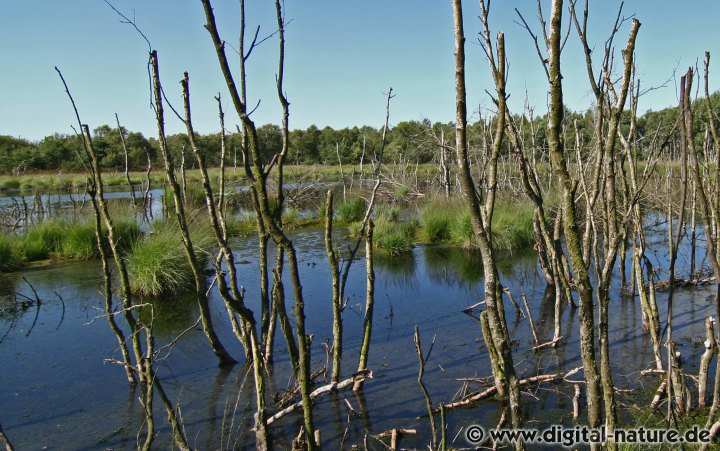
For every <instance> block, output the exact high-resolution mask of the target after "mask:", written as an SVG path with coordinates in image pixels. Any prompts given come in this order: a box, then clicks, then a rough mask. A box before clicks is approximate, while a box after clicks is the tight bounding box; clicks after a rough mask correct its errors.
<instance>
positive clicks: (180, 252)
mask: <svg viewBox="0 0 720 451" xmlns="http://www.w3.org/2000/svg"><path fill="white" fill-rule="evenodd" d="M189 226H190V230H191V231H190V235H191V240H192V242H193V246H194V248H195V252H196V255H197V256H198V259H199V260H200V262H199V263H200V264H201V266H204V265H205V263H206V262H207V256H208V252H209V250H210V247H211V246H212V244H213V243H214V240H213V236H212V231H211V230H210V229H209V227H208V226H204V225H202V224H201V221H200V220H192V221H191V222H190V224H189ZM127 262H128V273H129V276H130V284H131V288H132V290H133V292H134V293H135V294H136V295H139V296H144V297H158V296H161V295H164V294H177V293H181V292H183V291H187V290H189V289H191V288H192V287H193V286H194V284H195V279H194V276H193V272H192V267H191V266H190V263H189V262H188V258H187V254H186V253H185V248H184V246H183V243H182V237H181V235H180V230H179V227H178V225H177V223H176V222H175V221H174V220H166V221H159V222H158V223H156V224H155V226H154V227H153V231H152V233H151V234H150V235H149V236H147V237H146V238H145V239H144V240H140V241H137V242H136V243H135V245H134V246H132V248H131V250H130V253H129V254H128V257H127Z"/></svg>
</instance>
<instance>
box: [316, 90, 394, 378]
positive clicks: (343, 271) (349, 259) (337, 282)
mask: <svg viewBox="0 0 720 451" xmlns="http://www.w3.org/2000/svg"><path fill="white" fill-rule="evenodd" d="M392 92H393V89H392V87H391V88H390V89H389V90H388V92H387V97H386V102H385V125H384V127H383V133H382V137H381V140H380V152H379V153H376V154H375V155H374V158H373V159H372V166H373V175H374V177H375V184H374V186H373V189H372V191H371V194H370V199H369V200H368V203H367V206H366V208H365V214H364V215H363V219H362V221H361V222H360V228H359V231H358V235H357V239H356V240H355V243H354V244H353V245H352V246H349V247H348V255H347V256H346V257H344V258H342V259H341V257H340V255H339V253H338V252H337V251H336V250H335V249H333V243H332V227H333V195H332V191H328V193H327V200H326V202H325V252H326V254H327V257H328V262H329V264H330V273H331V276H332V308H333V344H332V375H331V380H332V382H334V383H337V382H338V381H339V380H340V364H341V361H342V330H343V327H342V324H343V321H342V313H343V309H344V307H343V299H344V298H345V286H346V284H347V280H348V276H349V275H350V267H351V266H352V263H353V261H355V256H356V255H357V253H358V250H359V249H360V245H361V244H362V240H363V239H364V238H367V237H366V236H365V233H366V230H367V228H368V226H369V224H370V222H371V219H370V217H371V215H372V213H373V209H374V208H375V200H376V199H377V194H378V191H379V189H380V184H381V183H382V177H381V172H380V168H381V167H382V155H383V153H384V149H385V145H386V143H387V134H388V131H389V129H390V100H392V98H393V97H394V96H393V93H392ZM377 158H380V160H376V159H377ZM366 248H367V247H366ZM370 252H371V253H372V247H370ZM366 258H369V259H370V261H372V255H371V254H370V255H368V254H367V253H366ZM368 271H369V268H368ZM368 277H370V275H369V273H368ZM368 296H370V294H369V293H368ZM368 312H369V320H370V321H371V322H372V308H370V309H369V310H368V309H366V321H367V313H368ZM371 329H372V325H371V326H370V330H371ZM366 330H367V333H370V330H368V329H366ZM366 338H367V348H365V347H364V346H363V350H361V351H360V356H361V357H360V360H361V361H360V365H359V367H358V371H362V370H364V369H366V368H365V365H366V364H367V353H368V352H369V346H370V343H369V340H370V337H369V336H367V337H366ZM363 344H365V338H364V339H363ZM363 355H365V364H363V362H362V361H363V357H362V356H363ZM361 385H362V384H360V386H361Z"/></svg>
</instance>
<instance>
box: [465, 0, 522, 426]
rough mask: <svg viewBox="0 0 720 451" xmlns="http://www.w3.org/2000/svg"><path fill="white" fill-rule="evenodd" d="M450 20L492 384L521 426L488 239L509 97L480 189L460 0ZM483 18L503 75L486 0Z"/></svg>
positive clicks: (487, 44) (491, 56)
mask: <svg viewBox="0 0 720 451" xmlns="http://www.w3.org/2000/svg"><path fill="white" fill-rule="evenodd" d="M452 7H453V23H454V35H455V99H456V114H455V116H456V117H455V145H456V155H457V163H458V176H459V178H460V182H461V187H462V193H463V197H464V198H465V201H466V202H467V204H468V207H469V210H470V217H471V221H472V226H473V231H474V233H475V236H476V238H477V242H478V247H479V249H480V253H481V256H482V262H483V275H484V280H485V306H486V309H485V311H483V312H482V313H481V320H482V328H483V336H484V337H485V345H486V347H487V348H488V354H489V356H490V360H491V364H492V365H491V366H492V369H493V376H494V379H495V386H496V387H497V390H498V393H499V394H500V396H508V398H509V403H510V412H511V420H512V425H513V427H515V428H519V427H520V425H521V417H520V389H519V386H518V380H517V376H516V374H515V367H514V364H513V357H512V350H511V348H510V337H509V335H508V330H507V324H506V322H505V308H504V306H503V303H502V284H501V282H500V279H499V273H498V269H497V264H496V259H495V250H494V248H493V241H492V218H493V212H494V208H495V194H496V188H497V162H498V156H499V154H500V149H501V146H502V145H503V139H504V136H505V118H506V108H507V103H506V101H507V97H506V93H505V91H504V86H503V85H502V84H501V85H499V86H498V87H499V88H500V89H498V93H497V99H495V102H496V105H497V108H498V113H497V125H496V129H495V136H494V138H493V142H492V146H491V148H490V149H489V152H488V154H487V160H486V162H485V165H484V166H485V174H484V182H485V183H484V189H483V187H482V186H480V185H478V184H476V183H475V180H474V179H473V177H472V174H471V168H470V161H469V159H468V139H467V131H466V128H467V100H466V88H465V34H464V31H463V15H462V2H461V0H453V2H452ZM480 7H481V10H482V21H483V27H484V28H483V30H484V32H483V35H484V49H485V55H486V56H487V58H488V60H489V61H490V67H491V70H492V72H493V77H494V78H495V79H496V80H500V79H502V80H504V79H505V69H506V62H505V41H504V40H505V38H504V35H503V33H498V36H497V53H496V51H495V50H494V46H493V44H492V40H491V37H490V32H489V28H488V27H487V15H488V12H487V8H486V5H485V1H484V0H481V1H480Z"/></svg>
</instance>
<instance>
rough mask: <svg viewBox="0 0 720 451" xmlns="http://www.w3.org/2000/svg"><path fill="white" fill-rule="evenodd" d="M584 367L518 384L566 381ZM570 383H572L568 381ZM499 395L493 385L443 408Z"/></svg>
mask: <svg viewBox="0 0 720 451" xmlns="http://www.w3.org/2000/svg"><path fill="white" fill-rule="evenodd" d="M581 369H582V367H577V368H573V369H572V370H570V371H568V372H567V373H565V374H563V373H553V374H540V375H537V376H532V377H528V378H526V379H521V380H520V381H519V382H518V384H519V385H520V386H521V387H523V386H525V385H531V384H539V383H541V382H555V381H559V380H566V379H567V378H568V377H570V376H572V375H573V374H575V373H577V372H578V371H580V370H581ZM568 382H570V381H568ZM496 393H497V387H496V386H495V385H493V386H492V387H490V388H488V389H486V390H484V391H481V392H474V393H470V394H469V395H467V396H466V397H464V398H463V399H461V400H459V401H454V402H451V403H448V404H444V405H443V407H444V408H445V409H455V408H458V407H462V406H466V405H468V404H472V403H474V402H477V401H482V400H483V399H487V398H490V397H491V396H494V395H495V394H496ZM439 411H440V408H437V409H435V410H434V412H439Z"/></svg>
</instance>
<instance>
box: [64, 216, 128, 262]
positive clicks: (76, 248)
mask: <svg viewBox="0 0 720 451" xmlns="http://www.w3.org/2000/svg"><path fill="white" fill-rule="evenodd" d="M114 228H115V243H116V244H117V248H118V251H119V252H120V253H121V254H125V253H127V252H128V251H129V250H130V248H131V247H132V246H133V244H134V243H135V241H137V240H138V239H140V237H141V236H142V231H141V230H140V227H139V226H138V225H137V224H136V223H134V222H131V221H128V220H119V221H115V222H114ZM103 243H104V246H105V249H106V251H107V252H108V255H109V254H110V252H111V249H110V244H109V242H108V241H107V230H106V229H105V228H103ZM55 256H56V257H58V258H64V259H75V260H90V259H93V258H99V257H100V251H99V249H98V247H97V238H96V237H95V224H93V223H91V222H84V223H75V224H70V223H68V224H67V233H66V235H65V236H64V237H63V239H62V241H61V245H60V249H59V251H58V252H57V253H56V255H55Z"/></svg>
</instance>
